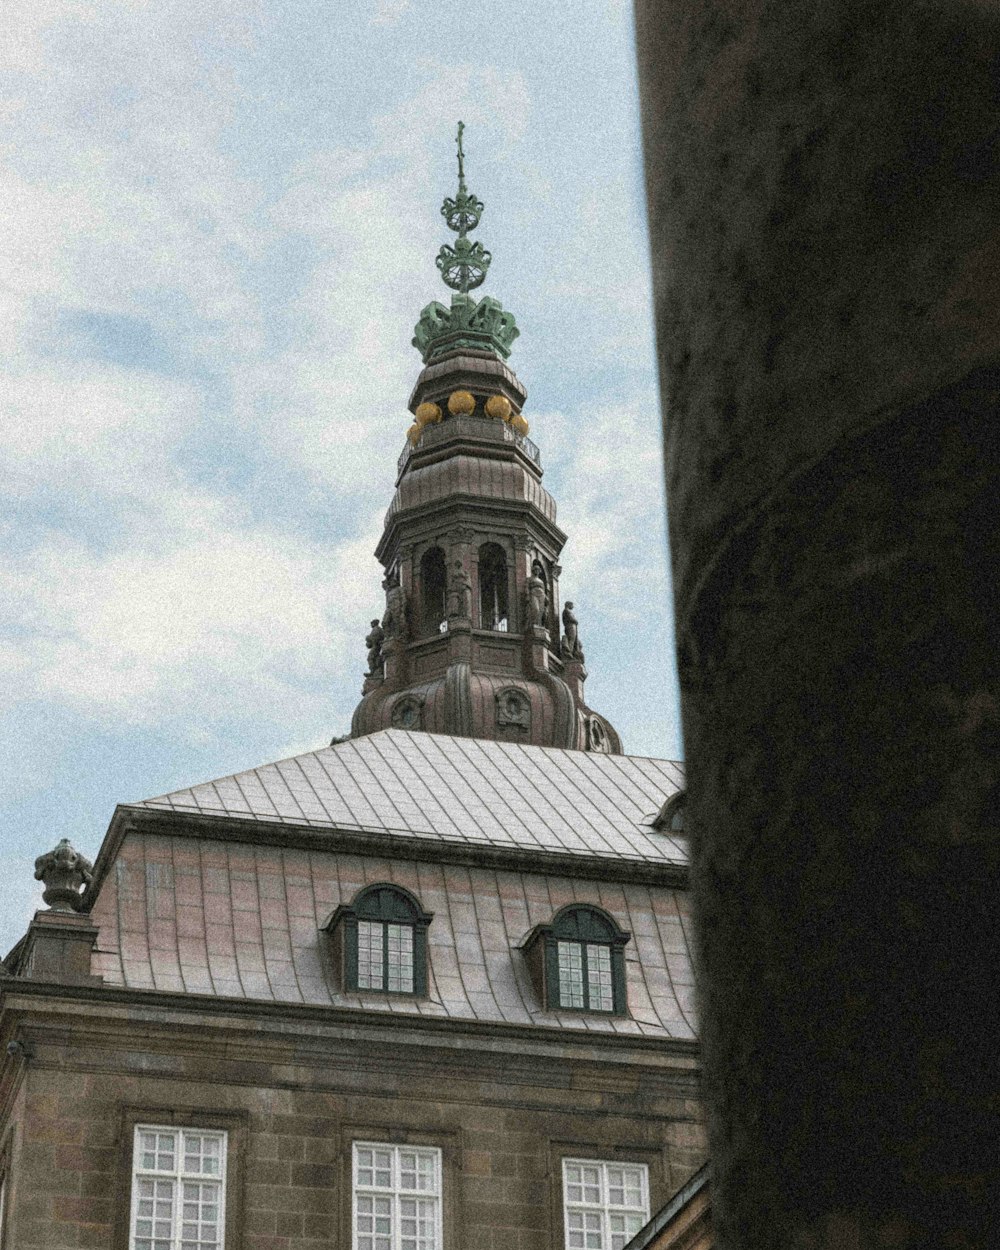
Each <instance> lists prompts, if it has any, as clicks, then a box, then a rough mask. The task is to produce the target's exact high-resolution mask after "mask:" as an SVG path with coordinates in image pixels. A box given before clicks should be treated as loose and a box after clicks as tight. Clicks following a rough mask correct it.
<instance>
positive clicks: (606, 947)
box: [521, 903, 632, 1016]
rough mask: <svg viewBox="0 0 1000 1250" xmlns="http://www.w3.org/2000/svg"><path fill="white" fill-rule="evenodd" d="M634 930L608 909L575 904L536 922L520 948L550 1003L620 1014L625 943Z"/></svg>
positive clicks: (624, 1006)
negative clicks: (545, 921)
mask: <svg viewBox="0 0 1000 1250" xmlns="http://www.w3.org/2000/svg"><path fill="white" fill-rule="evenodd" d="M631 936H632V935H631V934H630V933H626V932H625V931H624V930H622V929H620V928H619V927H618V925H617V924H616V923H615V922H614V920H613V919H612V918H611V917H610V916H609V915H608V913H607V912H606V911H602V910H601V908H599V907H591V906H588V905H586V904H577V903H574V904H571V905H570V906H569V907H564V908H563V909H562V910H561V911H559V912H557V913H556V915H555V916H554V917H553V920H552V923H551V924H547V925H536V926H535V928H534V929H532V931H531V932H530V933H529V934H528V937H527V939H526V940H525V942H524V943H523V945H522V947H521V949H522V951H523V952H524V957H525V959H526V961H527V963H528V967H529V968H530V969H531V972H532V976H533V977H534V979H535V982H536V985H537V986H538V987H539V991H540V996H541V999H542V1002H544V1003H545V1005H546V1006H547V1007H554V1008H560V1009H563V1010H565V1009H567V1008H568V1009H569V1010H572V1011H600V1012H605V1013H607V1014H609V1015H617V1016H622V1015H625V1013H626V1011H627V1002H626V994H625V953H624V952H625V945H626V943H627V942H628V941H629V939H630V938H631Z"/></svg>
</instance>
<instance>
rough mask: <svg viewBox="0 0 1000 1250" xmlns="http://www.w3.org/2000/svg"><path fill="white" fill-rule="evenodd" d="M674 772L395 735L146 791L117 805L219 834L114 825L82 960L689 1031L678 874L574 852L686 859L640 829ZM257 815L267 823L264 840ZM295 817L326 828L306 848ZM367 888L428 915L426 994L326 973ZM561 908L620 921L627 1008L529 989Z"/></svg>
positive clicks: (214, 988) (446, 1006) (324, 999)
mask: <svg viewBox="0 0 1000 1250" xmlns="http://www.w3.org/2000/svg"><path fill="white" fill-rule="evenodd" d="M681 780H682V770H681V767H680V765H677V764H671V763H667V762H665V761H662V760H651V759H642V758H631V757H628V756H603V755H596V754H585V753H583V752H580V751H561V750H555V749H552V748H547V747H522V746H518V745H513V744H510V743H500V742H490V741H483V740H480V739H471V738H450V737H446V736H444V735H437V734H429V733H409V732H406V731H403V730H395V729H394V730H386V731H383V732H381V733H377V734H372V735H369V736H367V737H364V738H360V739H352V740H350V741H347V742H342V743H338V744H337V745H336V746H333V747H327V748H324V749H323V750H319V751H310V752H307V753H306V754H304V755H299V756H295V757H294V758H292V759H288V760H283V761H281V762H280V763H277V764H268V765H265V766H264V767H261V768H256V769H251V770H249V771H248V772H245V773H239V774H237V775H235V776H232V777H225V778H222V779H221V780H219V781H214V782H207V783H205V784H204V785H199V786H194V787H192V788H191V789H189V790H179V791H176V792H175V793H173V794H168V795H164V796H163V797H161V798H157V799H149V800H147V801H146V802H144V803H141V804H134V805H131V806H130V807H129V808H125V809H121V810H122V811H123V814H125V815H127V813H128V812H130V811H135V810H136V809H142V810H146V811H152V812H157V813H163V814H167V813H188V814H190V813H195V814H201V815H208V816H211V817H214V818H215V820H216V821H218V820H219V819H220V818H221V819H223V820H224V821H226V822H228V821H229V820H230V819H231V820H232V821H233V822H234V824H233V825H230V826H229V827H228V828H227V829H226V830H225V836H218V837H215V836H213V834H214V833H215V832H216V831H217V830H218V826H217V825H216V824H214V823H213V824H212V825H210V826H208V827H206V828H205V829H204V830H202V831H199V832H197V833H196V834H195V835H194V836H192V834H193V831H192V829H191V828H190V826H189V825H185V826H184V827H182V826H181V824H180V823H179V824H178V825H177V826H176V828H171V823H170V821H169V819H168V820H166V821H163V820H160V821H157V822H156V823H155V825H145V824H142V823H138V824H135V825H134V827H133V826H131V825H129V826H128V827H127V830H126V832H125V833H124V836H123V840H122V841H121V843H120V845H118V847H117V850H116V851H115V852H114V863H113V870H112V871H107V872H105V873H103V874H102V879H101V882H100V886H99V889H98V890H97V891H96V897H94V899H93V903H92V911H91V915H92V918H93V920H94V921H95V923H96V924H97V925H98V926H99V938H98V942H97V947H96V950H95V953H94V956H93V971H94V972H95V973H96V974H98V975H99V976H101V977H103V979H104V981H105V983H106V984H109V985H119V986H126V987H129V988H131V989H136V990H143V989H146V990H165V991H173V992H180V993H195V994H212V995H217V996H220V997H223V998H229V999H243V1000H248V1001H252V1002H271V1003H289V1004H291V1003H304V1004H313V1005H319V1006H332V1007H355V1008H358V1007H360V1008H365V1009H368V1010H371V1011H379V1012H383V1013H392V1014H394V1015H399V1016H407V1015H408V1016H410V1017H413V1016H421V1017H428V1016H432V1017H446V1018H449V1019H452V1020H456V1021H463V1020H467V1021H482V1022H487V1023H495V1024H499V1023H504V1024H514V1025H535V1026H542V1027H550V1028H554V1029H574V1030H579V1029H586V1030H589V1031H593V1032H601V1033H605V1034H607V1033H614V1034H631V1035H633V1036H635V1035H645V1036H650V1037H659V1038H663V1039H692V1038H693V1037H694V1035H695V1026H694V1017H693V1003H692V1000H693V976H692V972H691V955H690V949H689V919H688V910H687V909H688V898H687V893H686V891H685V890H683V889H675V888H672V887H671V886H670V885H668V884H666V878H667V877H670V878H671V880H675V879H676V873H674V874H673V875H672V876H671V874H670V873H669V872H668V873H665V874H664V884H662V885H661V884H658V883H657V877H656V874H655V873H654V874H649V873H648V872H646V873H645V875H646V877H648V878H649V879H648V880H647V881H646V882H645V883H643V882H640V881H638V880H636V881H632V880H624V879H623V880H619V881H611V880H602V879H599V878H600V876H601V874H595V873H593V872H590V873H584V874H582V875H581V871H580V863H581V856H582V857H585V858H587V859H591V860H593V859H596V860H597V862H598V863H599V862H601V861H602V860H604V861H610V860H612V859H615V860H622V859H625V860H629V861H632V862H633V863H638V864H641V865H644V866H649V865H652V866H654V867H655V866H657V865H662V866H663V867H664V868H668V869H669V868H670V867H671V866H674V865H677V864H679V863H683V860H684V848H683V845H682V840H681V839H677V838H674V837H671V836H669V835H668V834H664V833H658V832H656V831H654V830H652V829H651V828H650V822H651V820H652V818H653V817H654V816H655V814H656V813H657V811H658V810H659V808H660V806H661V805H662V803H663V801H664V799H665V798H667V797H669V795H670V794H672V793H674V792H676V790H677V789H678V788H679V786H680V784H681ZM243 822H247V823H251V822H253V823H255V824H256V825H257V828H256V829H254V830H251V829H250V828H248V829H247V834H248V836H247V838H246V840H243V839H241V838H239V837H234V836H233V834H234V832H235V831H236V830H237V829H238V827H239V825H240V824H241V823H243ZM126 823H127V822H126ZM261 823H264V824H269V825H270V826H271V828H270V831H269V835H268V836H267V837H264V838H262V837H260V836H259V834H260V831H261ZM282 824H284V825H287V826H288V827H289V836H288V839H287V841H286V840H283V839H282V837H281V829H280V826H281V825H282ZM274 826H278V827H277V828H275V827H274ZM292 826H298V827H300V828H301V827H302V826H313V827H316V828H317V829H319V830H329V833H330V837H329V840H328V841H327V839H326V838H322V839H320V840H319V841H317V840H316V839H315V838H313V839H312V840H311V841H310V842H309V844H308V845H303V844H302V840H301V838H300V839H299V840H298V842H297V841H296V838H295V836H294V832H293V829H292ZM338 831H339V832H341V833H342V834H343V835H345V836H343V837H341V838H338V836H337V834H338ZM357 833H362V834H364V833H371V834H375V835H379V834H391V835H393V838H392V843H391V845H392V851H391V854H390V853H389V852H388V851H387V850H386V847H387V845H388V841H383V842H380V840H379V838H378V837H377V836H376V837H374V838H373V840H372V842H371V850H370V851H368V850H367V849H365V845H364V842H365V839H364V838H361V839H359V838H358V837H357V836H348V835H354V834H357ZM406 838H412V839H413V843H414V845H413V851H412V857H411V856H410V855H409V854H408V853H407V848H406V845H405V839H406ZM401 839H402V842H401ZM428 841H434V842H439V843H440V842H443V843H446V844H448V843H450V844H452V845H455V846H456V847H458V848H461V850H462V852H463V854H462V855H460V856H458V857H457V860H461V859H463V858H464V859H465V861H466V862H448V861H447V859H446V858H445V860H442V859H441V857H440V856H437V857H436V858H433V857H428V856H427V855H426V853H424V854H423V855H422V848H423V847H424V846H426V845H427V843H428ZM470 845H478V846H483V845H488V846H489V847H491V848H494V849H495V848H506V849H508V850H509V851H510V852H511V854H510V858H509V867H508V866H507V857H506V856H503V855H501V856H497V855H495V854H494V855H492V862H491V863H489V864H486V863H479V862H476V861H469V859H468V857H466V856H464V850H465V848H467V847H469V846H470ZM538 850H543V851H546V852H549V853H550V854H549V855H548V856H547V857H545V861H544V862H543V863H542V866H541V867H540V868H539V867H538V862H537V861H538V857H537V856H536V857H535V861H532V858H531V856H530V855H522V858H521V860H520V861H519V858H518V856H519V853H523V852H526V851H536V852H537V851H538ZM553 852H554V853H555V854H554V855H553V854H551V853H553ZM560 855H562V856H563V857H564V860H563V864H562V865H560V863H559V858H558V857H559V856H560ZM109 867H110V865H109ZM613 875H614V874H612V873H610V872H609V873H608V877H609V878H610V877H611V876H613ZM619 875H620V874H619ZM378 882H391V883H394V884H397V885H401V886H404V887H405V888H406V889H408V890H410V891H411V892H412V893H413V894H414V895H415V896H416V897H417V898H418V899H419V901H420V904H421V906H422V907H423V908H424V909H425V910H426V911H429V912H432V913H433V914H434V918H433V921H432V923H431V924H430V927H429V929H428V935H427V937H428V954H429V959H428V978H429V984H428V995H427V998H426V999H416V998H410V997H407V996H405V995H385V994H377V993H371V992H361V993H346V992H344V991H343V990H342V988H341V986H340V983H339V976H338V973H337V971H336V970H335V969H334V968H333V966H332V959H331V955H330V950H329V938H328V936H327V934H326V933H325V932H323V926H324V924H325V922H326V921H327V919H328V918H329V916H330V915H331V913H332V912H333V911H334V910H335V909H336V907H337V906H338V905H339V904H341V903H350V902H351V901H352V899H353V898H354V896H355V895H356V894H357V892H358V891H359V890H360V889H361V888H362V887H363V886H365V885H371V884H375V883H378ZM573 902H579V903H593V904H596V905H598V906H600V907H603V908H604V909H605V910H606V911H608V912H610V913H611V915H612V916H614V918H615V920H616V921H617V923H618V924H619V926H620V927H621V928H623V929H625V930H626V931H628V932H629V933H631V935H632V937H631V940H630V941H629V943H628V944H627V946H626V947H625V961H626V981H627V986H628V991H627V992H628V1004H629V1014H628V1016H625V1017H620V1018H619V1017H612V1016H603V1015H599V1014H594V1013H587V1012H567V1011H555V1010H552V1009H549V1008H547V1007H545V1006H544V1005H543V1004H542V1003H541V1002H540V1001H539V997H538V990H537V987H536V986H534V985H533V983H532V981H531V977H530V976H529V973H528V968H527V965H526V964H525V961H524V957H523V955H522V954H521V952H520V950H519V949H518V948H519V947H520V946H521V944H522V943H523V942H524V939H525V937H526V936H527V934H528V933H529V932H530V930H531V929H532V928H533V927H534V926H535V925H537V924H544V923H547V922H549V921H551V919H552V917H553V916H554V914H555V913H556V912H557V911H558V910H559V908H560V907H563V906H565V905H566V904H568V903H573Z"/></svg>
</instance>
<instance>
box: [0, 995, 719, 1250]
mask: <svg viewBox="0 0 1000 1250" xmlns="http://www.w3.org/2000/svg"><path fill="white" fill-rule="evenodd" d="M14 1009H15V1010H18V1011H19V1013H20V1016H21V1019H22V1022H23V1027H25V1028H28V1029H30V1030H31V1032H32V1035H33V1036H34V1038H35V1045H34V1054H33V1057H32V1058H31V1059H30V1061H28V1062H27V1064H26V1065H25V1066H24V1067H22V1068H21V1069H20V1070H19V1073H18V1074H17V1077H16V1078H15V1076H14V1074H13V1073H10V1072H8V1073H6V1074H5V1075H6V1079H5V1080H4V1081H3V1082H0V1092H2V1093H7V1092H9V1090H10V1089H11V1087H12V1085H13V1084H14V1081H15V1079H16V1080H17V1086H18V1089H19V1093H18V1125H19V1133H18V1135H17V1137H16V1139H15V1140H13V1141H9V1140H8V1156H7V1164H8V1166H9V1168H10V1175H11V1177H12V1178H13V1180H14V1183H15V1189H14V1191H13V1192H12V1193H11V1194H9V1195H8V1197H9V1199H10V1205H9V1209H8V1218H7V1225H6V1229H5V1233H6V1237H7V1238H8V1239H9V1241H10V1244H11V1245H12V1246H17V1247H18V1250H71V1248H73V1250H76V1248H78V1247H94V1248H95V1250H96V1248H98V1247H99V1248H100V1250H126V1247H127V1245H128V1236H127V1224H128V1214H129V1200H128V1199H129V1187H130V1167H131V1165H130V1154H131V1142H132V1131H133V1126H134V1124H136V1123H152V1124H173V1123H177V1124H185V1123H186V1124H191V1123H195V1124H200V1123H204V1124H206V1125H212V1126H215V1127H223V1128H226V1129H227V1130H228V1132H229V1143H230V1145H229V1152H228V1153H229V1157H228V1171H229V1178H228V1184H227V1211H228V1214H227V1221H226V1225H227V1237H226V1245H227V1247H229V1246H232V1247H233V1250H306V1248H307V1247H308V1248H309V1250H333V1247H343V1246H349V1245H350V1244H351V1180H350V1159H351V1143H352V1141H354V1140H359V1139H360V1140H373V1139H374V1140H378V1141H392V1142H406V1141H410V1142H415V1143H417V1144H433V1145H436V1146H439V1147H440V1148H441V1149H442V1152H443V1165H444V1166H443V1188H444V1192H445V1206H444V1211H445V1229H444V1245H445V1247H446V1248H447V1247H451V1248H452V1250H460V1248H461V1247H465V1246H484V1247H494V1246H495V1247H498V1248H499V1247H501V1246H502V1247H505V1248H507V1247H510V1248H512V1250H554V1248H556V1247H559V1246H561V1245H562V1244H563V1234H562V1196H561V1164H560V1159H561V1157H562V1156H564V1155H567V1156H574V1155H576V1156H578V1155H579V1154H581V1153H584V1154H585V1157H597V1158H604V1159H608V1158H610V1159H614V1158H627V1159H629V1160H631V1161H639V1162H645V1163H646V1164H647V1165H648V1166H649V1170H650V1196H651V1201H652V1205H653V1208H654V1209H655V1208H656V1207H657V1206H658V1205H660V1204H661V1203H663V1202H664V1201H665V1200H666V1199H667V1198H668V1197H669V1196H670V1194H671V1193H672V1192H673V1190H674V1189H675V1188H676V1187H677V1186H678V1185H679V1184H680V1183H682V1182H683V1180H685V1179H686V1177H687V1176H688V1175H689V1174H690V1172H691V1171H692V1170H693V1169H694V1168H695V1167H696V1166H697V1165H698V1164H699V1163H700V1162H701V1160H702V1158H703V1157H704V1147H703V1142H702V1140H701V1136H700V1131H699V1125H698V1124H697V1121H696V1118H695V1117H696V1116H697V1114H698V1111H699V1107H700V1104H699V1102H698V1100H697V1098H696V1096H695V1088H696V1087H695V1084H694V1079H693V1078H694V1072H693V1063H690V1062H689V1065H688V1070H687V1071H685V1070H684V1068H683V1066H681V1064H679V1062H678V1060H677V1059H676V1058H674V1059H673V1060H669V1059H667V1060H664V1059H661V1058H660V1057H659V1056H658V1055H656V1054H655V1052H651V1054H650V1056H649V1062H648V1063H645V1064H644V1063H641V1062H640V1063H635V1062H634V1059H635V1056H632V1057H631V1058H632V1060H633V1061H632V1062H629V1061H628V1060H627V1059H626V1057H625V1055H624V1053H623V1055H622V1058H623V1059H624V1060H625V1062H623V1063H622V1064H621V1065H620V1066H619V1065H616V1064H615V1063H614V1061H613V1060H612V1061H610V1062H609V1061H607V1060H603V1059H602V1060H597V1061H595V1057H594V1056H593V1055H588V1054H587V1053H586V1051H585V1050H581V1051H580V1052H579V1053H578V1054H573V1052H572V1049H571V1048H568V1047H567V1048H565V1049H563V1050H561V1051H556V1050H553V1051H552V1052H551V1053H537V1052H536V1053H535V1054H533V1055H519V1054H517V1053H514V1052H512V1051H511V1052H508V1053H507V1054H505V1055H504V1056H503V1059H502V1062H499V1063H498V1054H497V1051H496V1048H495V1047H492V1046H490V1045H486V1046H484V1047H481V1048H479V1047H476V1046H472V1047H470V1046H469V1045H468V1043H467V1041H466V1042H464V1043H457V1044H456V1048H457V1049H456V1050H454V1051H449V1050H448V1048H447V1047H446V1045H445V1044H444V1043H442V1044H441V1045H439V1046H438V1047H436V1048H435V1047H433V1046H427V1045H426V1043H421V1042H420V1040H419V1039H418V1038H417V1037H416V1036H407V1035H406V1033H405V1031H402V1030H397V1032H396V1033H395V1034H394V1035H392V1034H390V1035H387V1036H386V1037H385V1038H384V1039H383V1041H382V1042H381V1044H373V1039H371V1038H367V1039H359V1037H358V1036H357V1031H356V1030H340V1031H339V1032H338V1031H337V1030H335V1029H334V1030H331V1029H329V1028H323V1027H322V1026H317V1025H313V1026H311V1027H310V1028H309V1029H308V1030H303V1029H302V1028H301V1027H300V1026H296V1025H294V1024H292V1023H291V1022H290V1021H287V1022H284V1023H283V1024H280V1025H276V1023H275V1021H274V1020H269V1019H267V1020H265V1019H262V1020H259V1021H255V1020H253V1019H249V1020H246V1021H245V1022H242V1023H240V1024H237V1022H236V1021H234V1020H233V1019H231V1018H226V1017H225V1015H224V1014H216V1015H215V1017H214V1019H213V1020H212V1021H209V1020H208V1019H207V1018H204V1017H203V1018H201V1019H199V1018H197V1016H195V1015H194V1014H193V1013H189V1015H188V1018H187V1021H186V1023H187V1027H188V1029H189V1039H190V1040H189V1042H188V1045H187V1046H186V1047H179V1046H178V1026H180V1025H183V1024H184V1023H185V1021H184V1019H183V1018H182V1017H181V1016H178V1014H177V1013H176V1012H171V1011H170V1010H163V1009H162V1008H160V1009H158V1008H147V1009H146V1010H145V1012H144V1028H143V1034H142V1037H141V1038H140V1037H137V1035H136V1030H135V1024H134V1019H133V1017H134V1009H130V1008H122V1007H118V1008H115V1007H109V1006H107V1005H106V1004H105V1003H97V1002H94V1001H91V1002H74V1001H72V1000H71V999H69V998H67V999H66V1000H65V1001H59V1000H56V999H52V998H49V999H45V1000H35V1001H33V1000H32V999H31V998H30V996H29V995H28V994H22V995H21V996H20V997H19V999H18V1002H17V1004H16V1007H15V1008H14ZM68 1018H71V1019H72V1021H73V1026H72V1034H71V1035H69V1034H68V1033H67V1029H66V1023H65V1022H66V1020H67V1019H68ZM442 1065H446V1066H447V1070H448V1072H449V1079H448V1081H447V1084H446V1086H443V1085H442V1081H441V1071H442ZM5 1244H6V1243H5Z"/></svg>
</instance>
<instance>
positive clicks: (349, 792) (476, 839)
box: [133, 729, 687, 865]
mask: <svg viewBox="0 0 1000 1250" xmlns="http://www.w3.org/2000/svg"><path fill="white" fill-rule="evenodd" d="M682 786H683V767H682V765H680V764H676V763H671V762H669V761H666V760H655V759H647V758H645V757H642V756H628V755H617V756H615V755H598V754H589V753H586V752H583V751H565V750H557V749H554V748H551V747H536V746H520V745H518V744H517V743H510V742H491V741H487V740H484V739H479V738H454V737H449V736H446V735H444V734H430V733H422V732H415V733H414V732H408V731H406V730H402V729H387V730H383V731H382V732H381V733H376V734H370V735H368V736H367V737H363V738H354V739H350V740H348V741H346V742H340V743H337V744H336V745H334V746H330V747H325V748H323V749H321V750H318V751H309V752H307V753H306V754H304V755H297V756H294V757H292V758H291V759H287V760H281V761H280V762H278V763H275V764H266V765H264V766H262V767H260V768H254V769H250V770H248V771H247V772H243V773H236V774H234V775H233V776H230V777H223V778H221V779H220V780H218V781H209V782H205V783H204V784H202V785H197V786H192V787H191V788H190V789H187V790H176V791H174V792H173V793H172V794H166V795H162V796H161V797H159V798H155V799H147V800H145V802H143V803H140V804H135V805H133V806H135V807H141V808H147V809H152V810H160V811H174V812H193V813H198V814H202V815H210V816H214V817H232V818H235V819H242V820H252V821H266V822H277V823H279V824H289V825H299V826H302V825H308V826H316V827H318V828H328V829H331V830H337V829H339V830H345V831H348V830H358V831H364V832H372V833H385V834H391V835H393V836H395V837H413V838H415V839H431V840H437V841H441V842H446V843H457V844H461V845H464V846H476V845H478V846H486V847H491V848H506V849H509V850H511V851H512V852H515V853H516V852H517V851H545V852H548V853H550V854H551V853H555V854H565V855H571V856H573V857H577V858H578V857H580V856H595V857H600V858H609V859H615V860H618V861H622V860H625V861H631V862H633V863H646V864H663V865H667V864H683V863H684V862H685V861H686V858H687V857H686V850H685V847H684V845H683V840H682V839H678V838H675V837H672V836H671V835H670V834H669V833H663V832H657V831H656V830H654V829H653V828H652V827H651V822H652V820H653V819H654V817H655V816H656V813H657V812H658V811H659V809H660V808H661V806H662V804H663V802H664V800H665V799H667V798H669V797H670V795H671V794H674V793H675V792H676V791H677V790H679V789H680V788H681V787H682Z"/></svg>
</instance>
